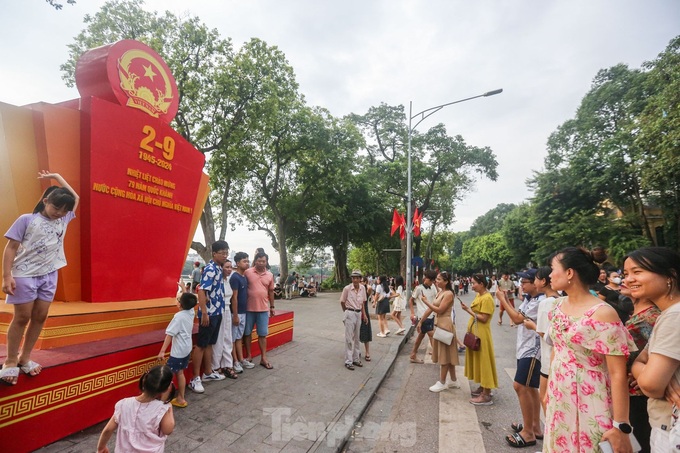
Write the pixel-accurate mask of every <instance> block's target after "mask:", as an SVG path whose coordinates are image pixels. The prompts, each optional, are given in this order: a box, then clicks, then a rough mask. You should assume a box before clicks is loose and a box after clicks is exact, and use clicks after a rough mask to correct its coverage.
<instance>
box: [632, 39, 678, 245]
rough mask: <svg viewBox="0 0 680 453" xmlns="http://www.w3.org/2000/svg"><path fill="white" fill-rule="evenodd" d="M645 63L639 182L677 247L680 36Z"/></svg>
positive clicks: (667, 236) (670, 239)
mask: <svg viewBox="0 0 680 453" xmlns="http://www.w3.org/2000/svg"><path fill="white" fill-rule="evenodd" d="M644 67H645V68H646V69H647V70H648V72H647V77H646V79H645V86H646V88H647V90H648V91H649V92H650V93H651V96H650V98H649V99H648V102H647V104H646V106H645V108H644V110H643V111H642V113H641V115H640V117H639V127H640V133H639V136H638V137H637V141H636V144H637V145H638V146H639V147H640V148H642V149H643V150H644V153H643V156H644V157H645V158H644V160H642V159H641V161H640V162H639V163H638V168H639V169H640V172H641V174H640V176H641V185H642V189H643V190H645V191H646V193H648V194H649V197H650V198H651V199H652V200H653V201H654V202H655V203H657V204H658V205H659V206H661V207H662V208H663V212H664V216H665V218H666V226H667V227H668V228H667V230H668V233H669V234H667V235H666V238H667V241H666V242H667V245H668V246H670V247H673V248H674V249H675V250H680V181H679V179H678V175H679V174H680V36H677V37H675V38H674V39H672V40H671V42H670V43H669V44H668V47H666V49H665V51H664V52H662V53H661V54H659V56H658V57H657V58H656V59H655V60H653V61H651V62H647V63H645V64H644Z"/></svg>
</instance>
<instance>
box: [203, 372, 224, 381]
mask: <svg viewBox="0 0 680 453" xmlns="http://www.w3.org/2000/svg"><path fill="white" fill-rule="evenodd" d="M224 379H226V376H224V375H223V374H220V373H218V372H217V371H213V372H212V373H210V374H205V373H203V380H204V381H223V380H224Z"/></svg>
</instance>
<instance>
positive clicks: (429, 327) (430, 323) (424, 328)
mask: <svg viewBox="0 0 680 453" xmlns="http://www.w3.org/2000/svg"><path fill="white" fill-rule="evenodd" d="M433 330H434V318H427V319H424V320H423V324H422V325H421V326H420V331H421V332H422V333H427V332H431V331H433Z"/></svg>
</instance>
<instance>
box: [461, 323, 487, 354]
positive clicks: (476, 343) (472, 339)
mask: <svg viewBox="0 0 680 453" xmlns="http://www.w3.org/2000/svg"><path fill="white" fill-rule="evenodd" d="M473 327H474V328H475V332H477V316H475V320H474V321H473V322H472V326H470V330H468V331H467V332H465V338H463V344H464V345H465V346H467V347H468V348H469V349H470V350H472V351H479V347H480V346H481V343H482V341H481V340H480V338H479V337H478V336H477V335H475V334H474V333H472V328H473Z"/></svg>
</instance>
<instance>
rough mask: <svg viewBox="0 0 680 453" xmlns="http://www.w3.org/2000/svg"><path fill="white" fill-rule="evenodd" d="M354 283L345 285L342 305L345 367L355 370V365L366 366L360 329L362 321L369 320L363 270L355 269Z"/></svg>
mask: <svg viewBox="0 0 680 453" xmlns="http://www.w3.org/2000/svg"><path fill="white" fill-rule="evenodd" d="M350 276H351V277H352V283H350V284H349V285H347V286H345V287H344V288H343V290H342V295H341V296H340V307H341V308H342V311H343V318H342V322H343V324H344V325H345V368H347V369H348V370H354V367H355V366H358V367H362V366H364V365H363V364H362V363H361V360H359V355H360V354H361V348H360V346H361V343H360V342H359V330H360V328H361V322H362V321H366V322H367V321H368V313H366V312H365V311H364V305H365V304H364V302H366V288H364V286H363V285H362V284H361V277H362V275H361V271H360V270H353V271H352V274H351V275H350Z"/></svg>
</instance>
